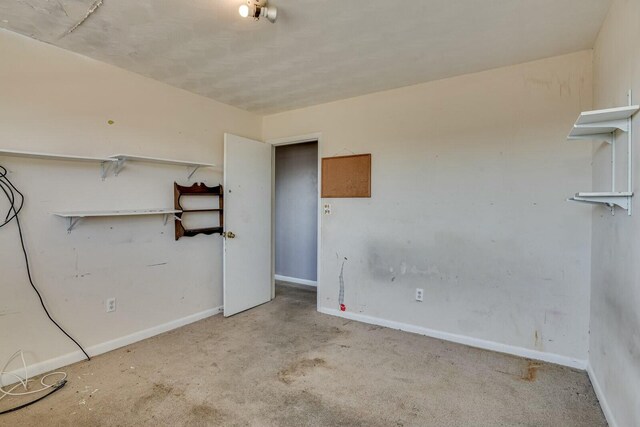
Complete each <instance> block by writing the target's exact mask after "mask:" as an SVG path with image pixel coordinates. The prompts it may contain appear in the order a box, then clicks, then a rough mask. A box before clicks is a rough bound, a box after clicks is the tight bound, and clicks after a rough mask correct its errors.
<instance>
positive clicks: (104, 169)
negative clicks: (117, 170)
mask: <svg viewBox="0 0 640 427" xmlns="http://www.w3.org/2000/svg"><path fill="white" fill-rule="evenodd" d="M112 164H113V162H100V178H102V180H103V181H104V180H105V179H106V178H107V175H109V170H110V169H111V166H112Z"/></svg>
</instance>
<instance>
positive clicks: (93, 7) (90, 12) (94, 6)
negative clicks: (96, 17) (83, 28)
mask: <svg viewBox="0 0 640 427" xmlns="http://www.w3.org/2000/svg"><path fill="white" fill-rule="evenodd" d="M103 2H104V0H96V2H95V3H93V4H92V5H91V7H90V8H89V10H87V13H86V14H85V15H84V16H83V17H82V19H80V20H79V21H78V22H76V24H75V25H74V26H73V27H71V28H69V29H68V30H67V31H66V32H65V33H64V34H63V35H62V36H60V38H62V37H64V36H66V35H69V34H71V33H73V32H74V31H75V30H77V29H78V27H79V26H80V25H82V24H84V22H85V21H86V20H87V19H89V17H90V16H91V15H93V14H94V13H95V11H96V10H98V8H99V7H100V6H102V3H103Z"/></svg>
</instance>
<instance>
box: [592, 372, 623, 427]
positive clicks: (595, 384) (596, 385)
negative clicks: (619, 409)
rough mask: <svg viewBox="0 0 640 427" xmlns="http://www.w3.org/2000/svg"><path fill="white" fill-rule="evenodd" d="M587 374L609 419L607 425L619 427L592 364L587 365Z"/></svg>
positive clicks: (605, 415)
mask: <svg viewBox="0 0 640 427" xmlns="http://www.w3.org/2000/svg"><path fill="white" fill-rule="evenodd" d="M587 373H588V374H589V379H590V380H591V385H592V386H593V390H594V391H595V392H596V397H597V398H598V402H600V407H601V408H602V412H603V413H604V417H605V418H606V419H607V423H609V427H618V423H616V419H615V418H614V416H613V411H611V406H609V402H607V398H606V397H605V395H604V391H603V390H602V387H601V386H600V382H599V381H598V377H596V373H595V372H594V371H593V367H592V366H591V364H590V363H589V364H588V365H587Z"/></svg>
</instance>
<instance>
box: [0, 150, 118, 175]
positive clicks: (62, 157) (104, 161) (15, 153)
mask: <svg viewBox="0 0 640 427" xmlns="http://www.w3.org/2000/svg"><path fill="white" fill-rule="evenodd" d="M0 156H7V157H27V158H31V159H41V160H59V161H73V162H91V163H100V164H101V165H102V171H101V177H102V179H105V178H106V176H107V172H108V170H109V167H110V166H111V165H112V164H114V163H116V162H117V160H116V159H111V158H108V157H91V156H75V155H71V154H54V153H39V152H35V151H19V150H6V149H0Z"/></svg>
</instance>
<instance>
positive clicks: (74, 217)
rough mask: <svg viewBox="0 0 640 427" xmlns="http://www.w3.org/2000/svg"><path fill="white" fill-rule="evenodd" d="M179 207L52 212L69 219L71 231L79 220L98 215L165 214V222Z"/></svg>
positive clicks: (178, 211) (68, 229) (69, 230)
mask: <svg viewBox="0 0 640 427" xmlns="http://www.w3.org/2000/svg"><path fill="white" fill-rule="evenodd" d="M181 212H182V211H181V210H179V209H134V210H116V211H75V212H51V214H52V215H56V216H59V217H62V218H67V219H68V220H69V227H68V228H67V231H68V232H69V233H71V230H73V229H74V228H75V226H76V225H77V224H78V222H79V221H80V220H81V219H82V218H96V217H113V216H140V215H164V217H165V219H164V222H165V224H166V223H167V220H168V218H169V216H170V215H175V214H178V213H181Z"/></svg>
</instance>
